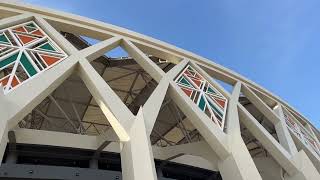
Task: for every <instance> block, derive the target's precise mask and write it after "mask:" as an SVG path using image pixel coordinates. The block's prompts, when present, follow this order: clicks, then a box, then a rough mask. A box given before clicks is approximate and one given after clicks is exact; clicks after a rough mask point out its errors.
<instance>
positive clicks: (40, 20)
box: [35, 16, 78, 55]
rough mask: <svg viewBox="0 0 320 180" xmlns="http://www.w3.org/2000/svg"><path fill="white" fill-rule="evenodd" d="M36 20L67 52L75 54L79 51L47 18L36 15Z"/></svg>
mask: <svg viewBox="0 0 320 180" xmlns="http://www.w3.org/2000/svg"><path fill="white" fill-rule="evenodd" d="M35 22H36V23H37V24H38V25H39V26H40V27H41V28H42V29H43V30H44V31H45V32H46V33H47V34H48V35H49V36H50V38H51V39H53V40H54V42H55V43H57V44H58V45H59V47H60V48H62V49H63V50H64V51H66V52H67V54H69V55H71V54H75V53H77V52H78V50H77V48H76V47H74V46H73V45H72V44H71V43H70V42H69V41H68V40H67V39H66V38H65V37H63V36H62V35H61V34H60V33H59V32H58V31H57V30H56V29H54V28H53V27H52V26H51V25H50V24H49V23H48V22H47V21H46V20H44V19H43V18H42V17H38V16H36V17H35Z"/></svg>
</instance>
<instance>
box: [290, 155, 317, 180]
mask: <svg viewBox="0 0 320 180" xmlns="http://www.w3.org/2000/svg"><path fill="white" fill-rule="evenodd" d="M292 161H293V162H294V163H295V164H296V166H297V167H298V169H299V173H297V174H295V175H294V176H290V177H289V176H288V175H285V180H319V179H320V175H319V173H318V171H317V169H316V168H315V167H314V166H313V164H312V162H311V160H310V159H309V158H308V156H307V155H306V153H305V152H304V151H303V150H302V151H299V152H298V153H296V154H295V155H294V156H293V157H292Z"/></svg>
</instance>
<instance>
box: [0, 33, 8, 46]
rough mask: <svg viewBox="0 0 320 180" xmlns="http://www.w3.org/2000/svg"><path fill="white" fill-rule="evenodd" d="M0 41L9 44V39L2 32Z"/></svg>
mask: <svg viewBox="0 0 320 180" xmlns="http://www.w3.org/2000/svg"><path fill="white" fill-rule="evenodd" d="M0 43H4V44H10V41H9V39H8V38H7V36H6V35H5V34H4V33H2V34H0Z"/></svg>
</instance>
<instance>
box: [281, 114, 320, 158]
mask: <svg viewBox="0 0 320 180" xmlns="http://www.w3.org/2000/svg"><path fill="white" fill-rule="evenodd" d="M283 115H284V118H285V121H286V124H287V127H288V129H289V130H290V131H292V132H293V133H294V134H296V135H297V137H298V138H299V139H300V140H301V141H302V142H303V143H304V144H305V145H306V146H308V147H311V149H313V150H314V151H315V152H316V153H317V154H318V155H319V156H320V145H319V144H318V143H317V141H316V140H315V138H314V137H313V136H312V135H311V133H310V132H308V131H307V130H306V129H305V127H303V126H302V125H301V124H300V123H299V122H298V121H297V120H296V119H295V118H293V117H292V116H291V115H290V114H289V113H288V112H286V111H285V110H284V111H283Z"/></svg>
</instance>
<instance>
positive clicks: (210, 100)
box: [176, 65, 227, 129]
mask: <svg viewBox="0 0 320 180" xmlns="http://www.w3.org/2000/svg"><path fill="white" fill-rule="evenodd" d="M176 83H177V84H178V85H179V87H180V88H181V90H182V91H183V92H184V93H185V94H186V95H187V96H188V97H190V98H191V100H192V101H193V102H194V103H196V104H197V106H198V107H199V108H200V109H201V111H203V112H205V114H206V115H207V116H209V118H210V119H212V121H214V122H215V123H216V124H217V125H218V126H220V127H221V129H223V127H224V121H225V114H226V109H227V98H226V97H224V96H223V95H222V94H221V93H220V92H219V91H218V90H217V89H215V88H214V87H213V86H212V85H211V84H210V83H209V82H208V81H207V80H205V79H204V78H203V77H202V76H201V75H200V74H199V73H198V72H197V71H196V70H195V69H194V68H192V67H191V66H190V65H187V67H186V68H185V69H184V70H183V71H182V73H180V75H179V76H178V77H177V78H176Z"/></svg>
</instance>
